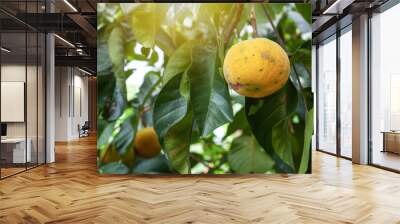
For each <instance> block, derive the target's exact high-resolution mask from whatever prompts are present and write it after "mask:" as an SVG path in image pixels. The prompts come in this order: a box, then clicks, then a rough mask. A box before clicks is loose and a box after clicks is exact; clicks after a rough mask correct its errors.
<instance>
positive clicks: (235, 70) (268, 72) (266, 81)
mask: <svg viewBox="0 0 400 224" xmlns="http://www.w3.org/2000/svg"><path fill="white" fill-rule="evenodd" d="M289 73H290V61H289V58H288V56H287V54H286V52H285V50H283V48H282V47H281V46H279V44H277V43H275V42H273V41H271V40H269V39H266V38H255V39H251V40H245V41H241V42H239V43H237V44H235V45H233V46H232V47H231V48H230V49H229V50H228V52H227V54H226V56H225V60H224V77H225V80H226V81H227V82H228V83H229V86H230V87H231V88H232V89H234V90H235V91H236V92H237V93H239V94H240V95H242V96H247V97H253V98H261V97H265V96H269V95H271V94H273V93H275V92H276V91H278V90H279V89H281V88H282V87H283V86H284V85H285V84H286V82H287V80H288V78H289Z"/></svg>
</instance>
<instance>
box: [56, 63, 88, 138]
mask: <svg viewBox="0 0 400 224" xmlns="http://www.w3.org/2000/svg"><path fill="white" fill-rule="evenodd" d="M55 73H56V83H55V86H56V91H55V126H56V132H55V140H56V141H70V140H74V139H77V138H79V133H78V124H79V125H83V124H84V122H85V121H87V120H88V78H87V77H86V76H84V73H82V72H80V71H79V70H78V69H76V68H72V67H56V72H55ZM80 107H81V108H80Z"/></svg>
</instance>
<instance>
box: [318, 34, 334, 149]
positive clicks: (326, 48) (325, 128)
mask: <svg viewBox="0 0 400 224" xmlns="http://www.w3.org/2000/svg"><path fill="white" fill-rule="evenodd" d="M335 38H336V36H333V37H332V38H330V39H329V40H327V42H326V43H323V44H320V45H319V47H318V109H317V110H318V120H317V122H318V146H317V147H318V149H319V150H322V151H326V152H330V153H336V39H335Z"/></svg>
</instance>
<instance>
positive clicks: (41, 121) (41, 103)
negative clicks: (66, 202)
mask: <svg viewBox="0 0 400 224" xmlns="http://www.w3.org/2000/svg"><path fill="white" fill-rule="evenodd" d="M45 44H46V39H45V35H44V34H41V33H40V34H39V45H38V52H39V54H38V57H39V63H38V163H39V164H43V163H45V156H46V155H45V153H46V151H45V87H46V85H45V81H46V79H45V69H44V67H45V63H46V62H45V60H46V52H45Z"/></svg>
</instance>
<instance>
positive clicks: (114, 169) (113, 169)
mask: <svg viewBox="0 0 400 224" xmlns="http://www.w3.org/2000/svg"><path fill="white" fill-rule="evenodd" d="M99 173H100V174H128V173H129V168H128V167H126V166H125V164H123V163H122V162H111V163H107V164H106V165H104V166H101V167H100V169H99Z"/></svg>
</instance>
